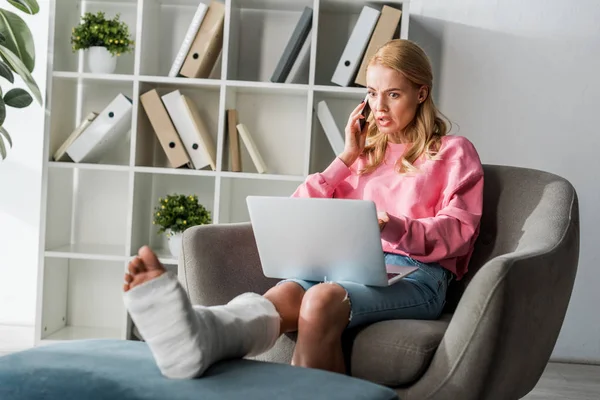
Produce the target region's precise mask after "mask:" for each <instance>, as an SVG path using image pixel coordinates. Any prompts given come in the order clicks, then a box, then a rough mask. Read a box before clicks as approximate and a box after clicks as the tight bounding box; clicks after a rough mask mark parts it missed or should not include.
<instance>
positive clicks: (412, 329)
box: [351, 315, 451, 387]
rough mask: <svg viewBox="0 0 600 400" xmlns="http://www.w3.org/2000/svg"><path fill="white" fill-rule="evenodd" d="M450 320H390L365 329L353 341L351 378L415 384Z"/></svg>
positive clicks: (424, 369) (429, 360) (401, 384)
mask: <svg viewBox="0 0 600 400" xmlns="http://www.w3.org/2000/svg"><path fill="white" fill-rule="evenodd" d="M450 318H451V316H450V315H448V316H444V318H442V319H440V320H437V321H420V320H411V319H406V320H392V321H383V322H378V323H375V324H373V325H370V326H368V327H366V328H365V329H363V330H361V331H360V332H359V333H358V334H357V335H356V338H355V339H354V344H353V346H352V356H351V360H352V361H351V373H352V376H354V377H358V378H362V379H367V380H369V381H371V382H376V383H379V384H382V385H388V386H393V387H395V386H404V385H406V384H409V383H411V382H414V381H416V380H417V379H419V378H420V377H421V376H422V375H423V373H424V372H425V371H426V370H427V368H428V367H429V363H430V362H431V359H432V358H433V355H434V354H435V352H436V350H437V348H438V346H439V344H440V342H441V341H442V338H443V337H444V333H445V332H446V328H447V327H448V323H449V322H450Z"/></svg>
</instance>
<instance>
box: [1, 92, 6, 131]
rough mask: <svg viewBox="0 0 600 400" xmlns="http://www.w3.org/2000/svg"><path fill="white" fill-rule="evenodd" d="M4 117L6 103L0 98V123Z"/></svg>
mask: <svg viewBox="0 0 600 400" xmlns="http://www.w3.org/2000/svg"><path fill="white" fill-rule="evenodd" d="M5 119H6V104H4V100H3V99H1V98H0V125H3V124H4V120H5Z"/></svg>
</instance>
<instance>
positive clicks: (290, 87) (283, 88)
mask: <svg viewBox="0 0 600 400" xmlns="http://www.w3.org/2000/svg"><path fill="white" fill-rule="evenodd" d="M225 85H226V86H228V87H230V88H236V89H237V90H238V92H240V93H244V92H245V93H280V94H300V95H302V94H307V93H308V91H309V86H308V85H306V84H296V83H273V82H253V81H241V80H228V81H226V82H225Z"/></svg>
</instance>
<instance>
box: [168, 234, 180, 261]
mask: <svg viewBox="0 0 600 400" xmlns="http://www.w3.org/2000/svg"><path fill="white" fill-rule="evenodd" d="M182 236H183V232H177V233H173V232H171V231H169V232H168V233H167V241H168V242H169V251H170V252H171V254H172V255H173V257H175V258H179V252H180V251H181V237H182Z"/></svg>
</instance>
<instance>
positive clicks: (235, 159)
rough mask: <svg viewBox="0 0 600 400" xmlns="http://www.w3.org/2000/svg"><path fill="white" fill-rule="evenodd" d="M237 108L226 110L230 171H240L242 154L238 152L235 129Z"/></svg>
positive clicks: (238, 138) (237, 136) (237, 137)
mask: <svg viewBox="0 0 600 400" xmlns="http://www.w3.org/2000/svg"><path fill="white" fill-rule="evenodd" d="M237 124H238V123H237V110H235V109H231V110H227V132H228V135H229V138H228V139H229V161H230V162H231V172H242V156H241V152H240V137H239V135H238V131H237V129H236V126H237Z"/></svg>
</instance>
